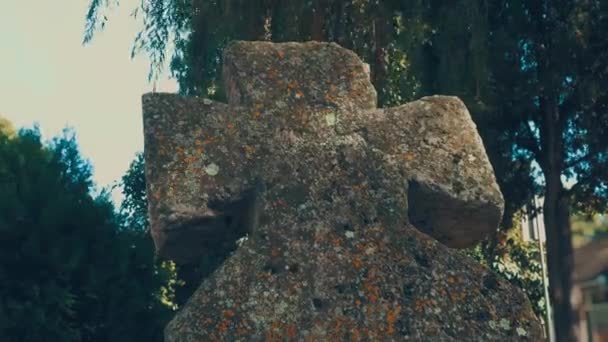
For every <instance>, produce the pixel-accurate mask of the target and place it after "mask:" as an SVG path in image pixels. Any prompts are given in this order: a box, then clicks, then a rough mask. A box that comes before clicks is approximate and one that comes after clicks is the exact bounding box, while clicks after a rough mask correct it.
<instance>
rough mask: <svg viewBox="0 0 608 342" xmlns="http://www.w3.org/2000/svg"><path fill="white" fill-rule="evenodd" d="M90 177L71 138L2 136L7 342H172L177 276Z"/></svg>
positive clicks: (2, 293)
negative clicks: (166, 330) (168, 292)
mask: <svg viewBox="0 0 608 342" xmlns="http://www.w3.org/2000/svg"><path fill="white" fill-rule="evenodd" d="M91 172H92V171H91V166H90V164H89V163H88V162H87V161H85V160H83V159H82V158H81V157H80V153H79V151H78V146H77V143H76V138H75V135H74V134H73V133H72V132H70V131H65V132H64V134H63V135H62V136H60V137H57V138H55V139H53V140H52V141H51V142H50V143H48V144H43V143H42V142H41V138H40V132H39V131H38V130H37V129H33V130H21V131H19V133H18V134H17V135H16V136H14V137H13V138H11V139H9V138H8V137H7V136H6V135H5V134H0V193H1V194H2V196H0V340H2V341H20V342H21V341H139V340H146V341H162V340H163V338H162V337H163V335H162V330H163V327H164V325H165V324H166V322H167V320H168V319H169V318H170V317H171V315H172V310H171V308H170V307H169V306H167V305H165V304H164V303H163V302H162V300H161V299H162V298H161V297H162V294H163V293H162V291H161V290H162V288H164V287H166V286H167V284H168V280H169V277H170V274H168V273H167V272H163V269H162V268H158V267H156V264H155V258H154V249H153V248H151V239H150V236H149V235H148V234H144V232H142V231H139V230H137V229H131V228H129V227H128V226H126V225H124V224H123V223H124V222H123V221H122V220H121V217H120V216H119V215H116V213H115V210H114V207H113V205H112V204H111V202H110V201H109V198H108V195H107V192H102V193H101V194H100V195H99V196H97V197H93V196H91V192H92V190H93V188H92V187H93V182H92V180H91Z"/></svg>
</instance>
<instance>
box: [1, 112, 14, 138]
mask: <svg viewBox="0 0 608 342" xmlns="http://www.w3.org/2000/svg"><path fill="white" fill-rule="evenodd" d="M0 134H4V135H5V136H7V137H12V136H14V135H15V128H14V127H13V123H12V122H10V121H9V120H7V119H5V118H3V117H2V116H0Z"/></svg>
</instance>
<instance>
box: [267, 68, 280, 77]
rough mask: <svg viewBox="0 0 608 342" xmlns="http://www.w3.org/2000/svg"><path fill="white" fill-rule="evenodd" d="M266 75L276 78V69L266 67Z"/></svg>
mask: <svg viewBox="0 0 608 342" xmlns="http://www.w3.org/2000/svg"><path fill="white" fill-rule="evenodd" d="M266 75H267V76H268V78H270V79H275V78H277V75H278V72H277V70H276V69H272V68H271V69H268V73H267V74H266Z"/></svg>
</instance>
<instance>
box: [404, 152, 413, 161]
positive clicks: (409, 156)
mask: <svg viewBox="0 0 608 342" xmlns="http://www.w3.org/2000/svg"><path fill="white" fill-rule="evenodd" d="M403 159H405V160H406V161H412V160H414V154H413V153H412V152H405V153H404V154H403Z"/></svg>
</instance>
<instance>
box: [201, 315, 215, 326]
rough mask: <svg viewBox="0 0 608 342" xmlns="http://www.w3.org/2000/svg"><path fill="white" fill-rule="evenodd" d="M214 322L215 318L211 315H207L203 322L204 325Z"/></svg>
mask: <svg viewBox="0 0 608 342" xmlns="http://www.w3.org/2000/svg"><path fill="white" fill-rule="evenodd" d="M212 323H213V319H211V318H210V317H207V318H206V319H205V320H204V321H203V324H204V325H211V324H212Z"/></svg>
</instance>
